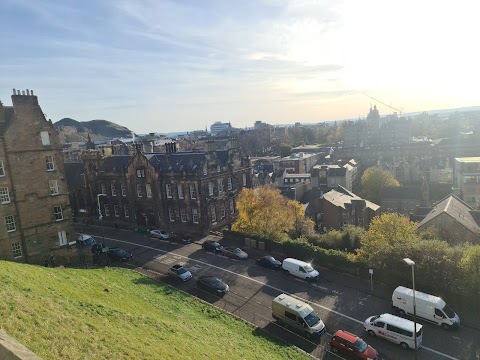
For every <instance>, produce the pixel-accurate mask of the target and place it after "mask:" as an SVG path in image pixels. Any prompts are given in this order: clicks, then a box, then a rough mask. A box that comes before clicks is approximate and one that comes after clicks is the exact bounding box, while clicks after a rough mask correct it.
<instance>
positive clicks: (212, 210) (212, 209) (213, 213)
mask: <svg viewBox="0 0 480 360" xmlns="http://www.w3.org/2000/svg"><path fill="white" fill-rule="evenodd" d="M210 215H211V217H212V223H216V222H217V209H215V205H210Z"/></svg>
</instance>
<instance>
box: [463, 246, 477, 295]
mask: <svg viewBox="0 0 480 360" xmlns="http://www.w3.org/2000/svg"><path fill="white" fill-rule="evenodd" d="M460 267H461V269H462V272H463V279H464V285H465V290H466V291H467V292H470V294H472V295H473V296H474V297H477V298H478V296H479V295H480V245H475V246H470V247H469V248H467V249H466V250H465V252H464V253H463V257H462V260H461V261H460Z"/></svg>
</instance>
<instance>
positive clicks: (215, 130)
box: [210, 121, 232, 136]
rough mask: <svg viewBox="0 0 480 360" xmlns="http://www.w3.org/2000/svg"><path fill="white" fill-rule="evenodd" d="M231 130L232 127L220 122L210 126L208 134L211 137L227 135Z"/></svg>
mask: <svg viewBox="0 0 480 360" xmlns="http://www.w3.org/2000/svg"><path fill="white" fill-rule="evenodd" d="M231 129H232V125H231V124H230V123H229V122H228V123H222V122H220V121H217V122H215V123H214V124H213V125H210V133H211V134H212V135H213V136H217V135H223V134H227V133H228V132H229V131H230V130H231Z"/></svg>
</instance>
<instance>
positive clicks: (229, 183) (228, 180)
mask: <svg viewBox="0 0 480 360" xmlns="http://www.w3.org/2000/svg"><path fill="white" fill-rule="evenodd" d="M227 189H228V190H232V178H231V177H229V178H228V179H227Z"/></svg>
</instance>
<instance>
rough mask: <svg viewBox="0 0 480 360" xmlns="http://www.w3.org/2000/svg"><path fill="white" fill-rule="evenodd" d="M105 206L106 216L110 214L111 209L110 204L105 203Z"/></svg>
mask: <svg viewBox="0 0 480 360" xmlns="http://www.w3.org/2000/svg"><path fill="white" fill-rule="evenodd" d="M103 208H104V211H105V216H110V209H109V207H108V204H105V205H104V207H103Z"/></svg>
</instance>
